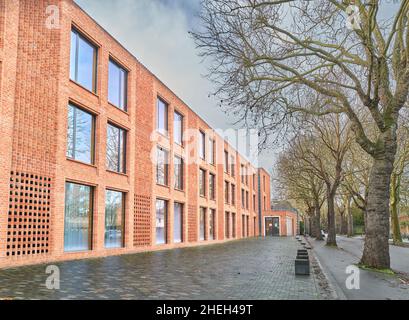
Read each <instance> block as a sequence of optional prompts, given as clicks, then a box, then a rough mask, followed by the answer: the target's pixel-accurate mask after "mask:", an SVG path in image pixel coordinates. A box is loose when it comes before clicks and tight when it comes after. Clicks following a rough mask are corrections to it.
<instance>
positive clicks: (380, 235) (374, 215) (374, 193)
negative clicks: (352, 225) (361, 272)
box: [361, 142, 396, 269]
mask: <svg viewBox="0 0 409 320" xmlns="http://www.w3.org/2000/svg"><path fill="white" fill-rule="evenodd" d="M395 145H396V142H395ZM391 149H392V150H390V151H389V152H388V154H386V152H385V153H384V154H383V156H378V157H376V158H375V159H374V163H373V166H372V169H371V173H370V177H369V189H368V201H367V207H366V219H365V244H364V252H363V255H362V258H361V263H362V264H363V265H365V266H369V267H372V268H378V269H389V268H390V257H389V196H390V182H391V181H390V180H391V174H392V170H393V163H394V157H395V153H396V148H395V151H393V148H391Z"/></svg>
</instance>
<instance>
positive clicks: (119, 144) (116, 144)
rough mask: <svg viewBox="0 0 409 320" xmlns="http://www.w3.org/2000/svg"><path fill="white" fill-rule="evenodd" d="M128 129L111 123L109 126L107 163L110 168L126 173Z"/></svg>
mask: <svg viewBox="0 0 409 320" xmlns="http://www.w3.org/2000/svg"><path fill="white" fill-rule="evenodd" d="M125 149H126V131H125V130H123V129H121V128H118V127H116V126H114V125H112V124H110V123H108V127H107V151H106V153H107V159H106V160H107V161H106V162H107V163H106V166H107V168H108V170H111V171H115V172H120V173H125V171H126V152H125Z"/></svg>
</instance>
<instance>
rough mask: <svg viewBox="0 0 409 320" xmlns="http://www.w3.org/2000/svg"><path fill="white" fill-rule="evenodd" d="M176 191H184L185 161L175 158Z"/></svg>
mask: <svg viewBox="0 0 409 320" xmlns="http://www.w3.org/2000/svg"><path fill="white" fill-rule="evenodd" d="M174 174H175V189H177V190H183V159H182V158H181V157H178V156H175V159H174Z"/></svg>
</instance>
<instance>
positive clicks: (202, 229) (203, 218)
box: [199, 207, 206, 241]
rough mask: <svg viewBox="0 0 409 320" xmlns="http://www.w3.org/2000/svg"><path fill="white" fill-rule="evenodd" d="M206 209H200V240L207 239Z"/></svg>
mask: <svg viewBox="0 0 409 320" xmlns="http://www.w3.org/2000/svg"><path fill="white" fill-rule="evenodd" d="M205 234H206V208H203V207H200V238H199V240H202V241H203V240H205V239H206V235H205Z"/></svg>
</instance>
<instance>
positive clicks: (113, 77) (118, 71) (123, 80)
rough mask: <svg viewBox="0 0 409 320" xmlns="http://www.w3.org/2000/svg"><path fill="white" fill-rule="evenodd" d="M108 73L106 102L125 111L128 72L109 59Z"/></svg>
mask: <svg viewBox="0 0 409 320" xmlns="http://www.w3.org/2000/svg"><path fill="white" fill-rule="evenodd" d="M108 72H109V75H108V100H109V102H110V103H112V104H113V105H114V106H116V107H118V108H119V109H122V110H124V111H126V102H127V101H126V98H127V78H128V72H127V71H126V70H124V69H123V68H122V67H120V66H119V65H118V64H117V63H115V62H114V61H112V60H111V59H110V60H109V67H108Z"/></svg>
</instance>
